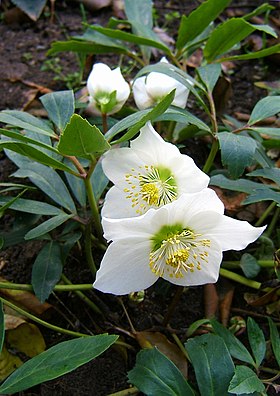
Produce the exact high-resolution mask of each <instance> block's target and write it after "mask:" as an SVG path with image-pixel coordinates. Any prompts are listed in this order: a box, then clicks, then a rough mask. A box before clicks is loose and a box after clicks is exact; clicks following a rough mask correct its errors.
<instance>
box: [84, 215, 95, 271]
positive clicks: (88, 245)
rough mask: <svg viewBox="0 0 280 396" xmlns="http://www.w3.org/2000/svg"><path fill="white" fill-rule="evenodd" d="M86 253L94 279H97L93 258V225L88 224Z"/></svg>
mask: <svg viewBox="0 0 280 396" xmlns="http://www.w3.org/2000/svg"><path fill="white" fill-rule="evenodd" d="M85 253H86V258H87V263H88V266H89V269H90V270H91V273H92V275H93V278H94V279H95V274H96V266H95V262H94V259H93V257H92V246H91V223H89V224H87V225H86V229H85Z"/></svg>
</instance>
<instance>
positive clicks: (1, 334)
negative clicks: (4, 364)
mask: <svg viewBox="0 0 280 396" xmlns="http://www.w3.org/2000/svg"><path fill="white" fill-rule="evenodd" d="M4 339H5V322H4V311H3V303H2V301H0V354H1V352H2V348H3V344H4Z"/></svg>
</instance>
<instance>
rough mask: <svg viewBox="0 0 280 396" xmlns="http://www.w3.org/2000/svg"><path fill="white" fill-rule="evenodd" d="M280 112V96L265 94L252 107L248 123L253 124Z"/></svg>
mask: <svg viewBox="0 0 280 396" xmlns="http://www.w3.org/2000/svg"><path fill="white" fill-rule="evenodd" d="M279 112H280V96H267V97H266V98H263V99H261V100H259V101H258V103H257V104H256V106H255V107H254V108H253V111H252V114H251V117H250V119H249V121H248V125H253V124H255V123H256V122H259V121H261V120H263V119H264V118H267V117H271V116H273V115H274V114H277V113H279Z"/></svg>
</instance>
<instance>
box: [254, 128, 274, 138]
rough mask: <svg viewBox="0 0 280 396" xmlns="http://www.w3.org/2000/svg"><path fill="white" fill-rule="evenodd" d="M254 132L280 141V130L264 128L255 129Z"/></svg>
mask: <svg viewBox="0 0 280 396" xmlns="http://www.w3.org/2000/svg"><path fill="white" fill-rule="evenodd" d="M251 130H252V131H256V132H258V133H261V134H264V135H268V136H271V137H274V138H276V139H280V128H263V127H257V126H256V127H253V128H251Z"/></svg>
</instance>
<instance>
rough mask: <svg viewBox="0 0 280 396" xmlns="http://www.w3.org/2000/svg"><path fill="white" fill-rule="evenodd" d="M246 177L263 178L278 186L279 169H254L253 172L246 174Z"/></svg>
mask: <svg viewBox="0 0 280 396" xmlns="http://www.w3.org/2000/svg"><path fill="white" fill-rule="evenodd" d="M247 176H258V177H264V178H265V179H269V180H272V181H274V182H275V183H276V184H278V185H279V186H280V169H279V168H264V169H256V170H254V171H253V172H250V173H248V174H247Z"/></svg>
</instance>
